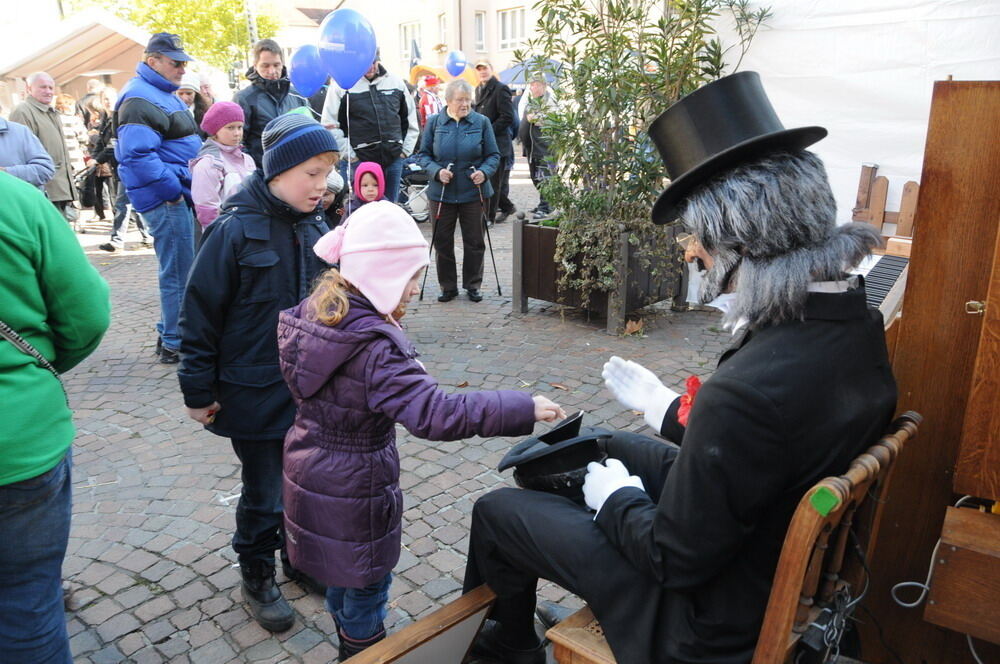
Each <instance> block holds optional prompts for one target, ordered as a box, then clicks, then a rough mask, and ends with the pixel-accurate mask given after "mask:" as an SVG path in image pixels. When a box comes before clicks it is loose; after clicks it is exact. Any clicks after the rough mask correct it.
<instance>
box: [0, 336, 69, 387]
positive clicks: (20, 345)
mask: <svg viewBox="0 0 1000 664" xmlns="http://www.w3.org/2000/svg"><path fill="white" fill-rule="evenodd" d="M0 337H3V338H4V339H6V340H7V341H9V342H10V343H11V344H12V345H13V346H14V348H17V349H18V350H19V351H21V352H22V353H24V354H26V355H29V356H31V357H32V358H34V359H35V361H37V362H38V363H39V364H40V365H42V366H43V367H45V368H46V369H48V370H49V371H50V372H51V373H52V375H53V376H55V377H56V380H58V381H59V384H60V385H62V376H60V375H59V372H58V371H56V368H55V367H54V366H52V363H51V362H49V361H48V360H46V359H45V356H44V355H42V354H41V353H39V352H38V350H37V349H36V348H35V347H34V346H32V345H31V344H30V343H28V341H27V339H25V338H24V337H22V336H21V335H20V334H18V333H17V332H15V331H14V329H13V328H12V327H11V326H10V325H8V324H7V323H5V322H3V321H2V320H0ZM63 394H64V395H65V396H66V403H67V405H68V404H69V395H68V394H66V386H65V385H63Z"/></svg>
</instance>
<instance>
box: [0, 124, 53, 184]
mask: <svg viewBox="0 0 1000 664" xmlns="http://www.w3.org/2000/svg"><path fill="white" fill-rule="evenodd" d="M0 171H6V172H7V173H10V174H11V175H13V176H14V177H18V178H21V179H22V180H24V181H25V182H28V183H30V184H33V185H35V186H36V187H38V188H42V187H44V186H45V183H46V182H48V181H49V180H51V179H52V176H53V175H54V174H55V172H56V166H55V163H54V162H53V161H52V157H50V156H49V153H48V152H46V151H45V146H43V145H42V142H41V141H39V140H38V137H37V136H35V135H34V134H33V133H31V130H30V129H28V128H27V127H25V126H24V125H23V124H19V123H17V122H10V121H9V120H4V119H3V118H0Z"/></svg>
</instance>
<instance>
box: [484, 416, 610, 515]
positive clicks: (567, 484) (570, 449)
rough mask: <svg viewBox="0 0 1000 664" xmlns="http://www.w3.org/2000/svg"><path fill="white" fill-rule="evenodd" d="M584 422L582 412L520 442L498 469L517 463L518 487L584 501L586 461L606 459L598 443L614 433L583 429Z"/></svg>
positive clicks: (515, 471) (505, 468) (516, 476)
mask: <svg viewBox="0 0 1000 664" xmlns="http://www.w3.org/2000/svg"><path fill="white" fill-rule="evenodd" d="M582 421H583V413H582V412H579V413H577V414H576V415H574V416H573V417H570V418H567V419H566V420H565V421H564V422H562V423H561V424H559V426H557V427H554V428H553V429H552V430H551V431H549V432H548V433H544V434H542V435H541V436H538V437H537V438H529V439H527V440H524V441H522V442H520V443H518V444H517V445H515V446H514V447H512V448H511V450H510V451H509V452H507V455H506V456H505V457H504V458H503V460H502V461H500V465H499V466H498V467H497V470H507V469H508V468H510V467H512V466H515V468H514V481H515V482H516V483H517V485H518V486H519V487H522V488H524V489H535V490H536V491H547V492H549V493H557V494H559V495H562V496H566V497H567V498H572V499H573V500H576V501H577V502H580V503H581V504H582V502H583V489H582V487H583V480H584V476H585V475H586V474H587V464H588V463H590V462H591V461H603V460H604V459H605V457H606V456H607V455H606V454H605V453H604V452H603V451H602V450H601V448H600V445H599V442H600V441H601V439H603V438H608V437H610V435H611V434H610V432H608V431H604V430H603V429H596V428H593V427H585V428H584V429H583V430H582V431H581V428H580V424H581V423H582Z"/></svg>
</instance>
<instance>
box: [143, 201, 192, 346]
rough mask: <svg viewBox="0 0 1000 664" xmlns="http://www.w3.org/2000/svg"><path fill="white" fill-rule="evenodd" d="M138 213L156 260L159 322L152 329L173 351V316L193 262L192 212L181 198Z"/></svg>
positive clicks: (177, 311) (177, 340)
mask: <svg viewBox="0 0 1000 664" xmlns="http://www.w3.org/2000/svg"><path fill="white" fill-rule="evenodd" d="M141 214H142V218H143V220H145V222H146V227H147V228H148V229H149V232H150V234H151V235H152V236H153V239H154V240H155V244H154V245H153V248H154V249H155V250H156V260H157V261H159V263H160V272H159V277H160V322H158V323H157V324H156V331H157V332H158V333H159V334H160V338H161V339H162V340H163V347H164V348H166V349H168V350H172V351H174V352H177V350H178V349H179V348H180V346H181V337H180V334H179V332H178V330H177V319H178V318H179V317H180V313H181V302H183V300H184V286H185V285H186V284H187V278H188V272H190V271H191V263H193V262H194V215H193V214H191V208H189V207H188V204H187V202H186V201H185V200H184V199H181V201H180V202H179V203H161V204H160V205H159V207H155V208H153V209H152V210H148V211H146V212H142V213H141Z"/></svg>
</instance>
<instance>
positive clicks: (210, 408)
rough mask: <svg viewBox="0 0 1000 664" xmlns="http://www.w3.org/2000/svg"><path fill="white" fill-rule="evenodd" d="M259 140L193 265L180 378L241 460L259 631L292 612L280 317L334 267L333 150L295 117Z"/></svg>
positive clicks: (241, 550) (242, 545)
mask: <svg viewBox="0 0 1000 664" xmlns="http://www.w3.org/2000/svg"><path fill="white" fill-rule="evenodd" d="M262 143H263V146H264V160H263V161H264V168H263V171H257V172H255V173H254V174H253V175H251V176H250V177H249V178H247V179H246V180H245V181H244V183H243V186H242V188H241V189H240V190H239V191H237V192H236V193H235V194H233V195H232V196H230V197H229V198H228V199H227V200H226V202H225V205H224V206H223V208H222V212H221V214H220V215H219V217H218V219H216V220H215V221H214V222H213V223H212V224H211V225H210V226H209V227H208V229H207V231H206V232H205V236H204V239H203V241H202V244H201V247H200V248H199V250H198V256H197V258H196V259H195V262H194V266H193V268H192V269H191V276H190V278H189V279H188V285H187V290H186V292H185V295H184V309H183V312H182V314H181V323H180V328H181V350H182V353H181V355H182V361H181V366H180V370H179V371H178V378H179V379H180V385H181V391H182V392H183V393H184V405H185V406H187V408H188V413H189V415H190V416H191V418H192V419H194V420H196V421H198V422H200V423H202V424H204V425H205V428H206V429H208V430H209V431H211V432H212V433H214V434H216V435H219V436H225V437H227V438H231V439H232V444H233V450H234V451H235V452H236V456H238V457H239V459H240V462H241V463H242V465H243V472H242V479H243V491H242V494H241V495H240V502H239V504H238V505H237V507H236V534H235V535H234V537H233V549H234V550H235V551H236V554H237V556H238V557H239V563H240V573H241V574H242V576H243V586H242V587H243V596H244V598H245V599H246V600H247V603H248V604H249V607H250V612H251V614H252V615H253V616H254V618H256V620H257V622H259V623H260V624H261V626H262V627H264V628H265V629H268V630H270V631H272V632H281V631H284V630H286V629H288V628H289V627H291V626H292V622H293V619H294V615H293V613H292V609H291V607H290V606H289V605H288V603H287V602H286V601H285V599H284V598H283V597H282V595H281V591H280V590H279V589H278V587H277V585H275V583H274V574H275V561H274V552H275V551H276V550H278V549H281V548H282V545H283V532H284V526H283V523H282V504H281V468H282V465H281V461H282V448H283V445H284V438H285V432H286V431H287V430H288V427H290V426H291V424H292V420H293V418H294V417H295V405H294V404H293V402H292V395H291V393H290V392H289V391H288V387H287V386H286V385H285V382H284V380H283V379H282V377H281V371H280V369H279V367H278V339H277V327H278V313H279V312H280V311H281V310H282V309H287V308H290V307H293V306H295V305H296V304H298V303H299V302H300V301H301V300H302V299H303V298H305V297H306V296H307V295H308V294H309V289H310V287H311V285H312V282H313V279H315V277H316V276H317V275H319V273H320V272H322V271H323V270H324V269H326V268H327V267H328V266H327V265H326V264H325V263H324V262H323V261H321V260H320V259H319V257H317V256H316V254H315V253H313V250H312V248H313V245H315V244H316V241H317V240H319V238H320V237H322V236H323V234H324V233H326V232H327V230H328V228H327V225H326V222H325V218H324V215H323V211H322V209H321V208H319V201H320V199H321V197H322V195H323V194H324V193H325V191H326V177H327V174H328V173H329V172H330V169H331V167H332V166H333V160H334V154H333V153H334V152H335V151H336V147H337V146H336V144H335V143H334V142H333V138H332V137H331V136H330V134H329V132H327V131H326V130H325V129H323V127H321V126H320V125H319V124H318V123H316V122H315V121H313V120H310V119H309V118H306V117H304V116H302V115H298V114H289V115H283V116H280V117H278V118H275V119H274V120H272V121H271V123H270V124H269V125H268V126H267V128H266V129H265V130H264V135H263V136H262ZM303 178H304V179H306V180H307V181H308V182H309V185H310V187H311V188H310V187H307V188H306V189H305V190H303V187H302V185H301V184H299V187H298V190H297V191H298V194H296V193H295V192H291V193H292V195H289V190H290V188H289V187H287V186H286V183H288V182H299V183H301V182H302V181H303ZM302 191H305V192H306V193H307V194H309V193H310V192H314V196H313V195H309V196H305V197H303V196H302V195H301V192H302ZM285 573H286V575H287V576H290V577H292V578H295V575H294V574H295V573H294V571H293V570H291V568H286V570H285Z"/></svg>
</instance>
